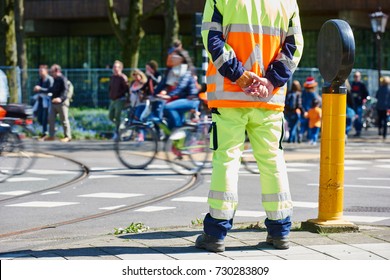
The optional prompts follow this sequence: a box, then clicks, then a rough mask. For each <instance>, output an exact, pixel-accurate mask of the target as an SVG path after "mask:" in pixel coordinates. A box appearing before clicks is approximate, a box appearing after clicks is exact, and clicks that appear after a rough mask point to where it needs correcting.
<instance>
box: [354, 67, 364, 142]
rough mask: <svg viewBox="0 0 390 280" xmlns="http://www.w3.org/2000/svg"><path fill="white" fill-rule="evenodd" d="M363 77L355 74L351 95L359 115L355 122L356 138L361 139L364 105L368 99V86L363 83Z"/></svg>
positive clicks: (357, 72) (358, 73) (357, 73)
mask: <svg viewBox="0 0 390 280" xmlns="http://www.w3.org/2000/svg"><path fill="white" fill-rule="evenodd" d="M361 79H362V75H361V73H360V72H359V71H356V72H355V73H354V74H353V81H352V83H351V93H352V98H353V104H354V106H355V107H354V108H353V109H354V111H355V112H356V114H357V118H356V119H355V121H354V128H355V132H356V134H355V136H356V137H359V136H360V134H361V131H362V128H363V123H362V119H363V104H364V102H365V101H366V99H367V96H368V91H367V87H366V85H365V84H364V83H363V82H362V81H361Z"/></svg>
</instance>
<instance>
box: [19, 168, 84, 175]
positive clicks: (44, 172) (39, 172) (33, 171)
mask: <svg viewBox="0 0 390 280" xmlns="http://www.w3.org/2000/svg"><path fill="white" fill-rule="evenodd" d="M27 172H28V173H31V174H37V175H66V174H76V173H79V172H77V171H66V170H52V169H51V170H43V169H29V170H27Z"/></svg>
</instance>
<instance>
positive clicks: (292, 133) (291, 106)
mask: <svg viewBox="0 0 390 280" xmlns="http://www.w3.org/2000/svg"><path fill="white" fill-rule="evenodd" d="M301 91H302V90H301V84H300V83H299V81H298V80H294V81H293V82H292V84H291V90H290V91H289V92H288V93H287V96H286V102H285V104H286V105H285V106H284V116H285V118H286V120H287V124H288V128H289V137H288V140H287V142H288V143H295V142H296V141H297V140H298V137H297V136H298V134H297V130H298V124H299V118H300V115H301V112H302V97H301Z"/></svg>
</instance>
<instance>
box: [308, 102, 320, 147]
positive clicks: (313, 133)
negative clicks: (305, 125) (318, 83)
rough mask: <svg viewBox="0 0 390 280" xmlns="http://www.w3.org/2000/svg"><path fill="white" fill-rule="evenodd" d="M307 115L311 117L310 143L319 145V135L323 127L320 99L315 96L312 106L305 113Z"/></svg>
mask: <svg viewBox="0 0 390 280" xmlns="http://www.w3.org/2000/svg"><path fill="white" fill-rule="evenodd" d="M305 117H306V118H308V119H309V129H310V142H309V143H310V145H317V141H318V135H319V134H320V129H321V118H322V110H321V108H320V100H319V99H317V98H315V99H313V101H312V105H311V108H310V109H309V111H308V112H306V113H305Z"/></svg>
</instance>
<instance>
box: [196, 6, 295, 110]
mask: <svg viewBox="0 0 390 280" xmlns="http://www.w3.org/2000/svg"><path fill="white" fill-rule="evenodd" d="M240 2H241V3H240ZM202 36H203V43H204V45H205V48H206V50H207V51H208V54H209V58H210V63H209V66H208V70H207V73H206V76H207V98H208V106H209V107H210V108H212V107H215V108H218V107H230V108H232V107H260V108H266V109H271V110H277V111H283V108H284V101H285V96H286V92H287V88H286V81H287V80H288V79H289V78H290V77H291V76H292V73H293V72H294V71H295V69H296V67H297V65H298V63H299V60H300V58H301V55H302V49H303V37H302V31H301V27H300V20H299V10H298V6H297V3H296V1H295V0H272V1H267V0H247V1H228V0H220V1H219V0H207V1H206V5H205V10H204V14H203V25H202ZM215 46H217V47H215ZM218 46H220V48H218ZM275 63H276V64H275ZM226 69H227V70H226ZM244 70H247V71H251V72H254V73H256V74H257V75H259V76H262V77H266V78H268V77H267V75H273V73H272V72H275V73H277V75H274V77H271V76H270V78H269V80H270V81H271V82H273V84H274V82H275V81H276V84H277V85H276V87H275V90H274V92H273V94H271V95H270V96H269V97H267V98H258V97H251V96H247V95H245V94H244V93H243V92H242V89H241V88H240V87H239V86H238V85H237V84H236V83H235V80H236V79H237V78H238V77H237V74H238V73H241V74H242V73H243V71H244ZM278 71H279V72H281V75H278ZM267 72H269V73H268V74H267ZM279 76H283V79H284V80H283V79H280V77H279ZM286 77H287V78H286ZM271 78H272V79H271ZM279 80H280V81H279ZM274 85H275V84H274Z"/></svg>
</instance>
